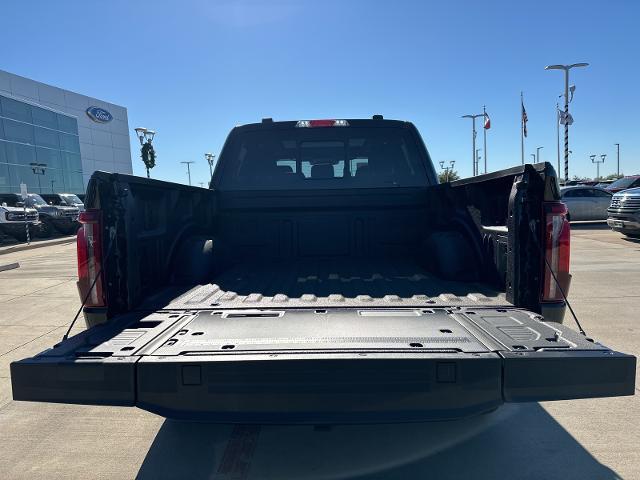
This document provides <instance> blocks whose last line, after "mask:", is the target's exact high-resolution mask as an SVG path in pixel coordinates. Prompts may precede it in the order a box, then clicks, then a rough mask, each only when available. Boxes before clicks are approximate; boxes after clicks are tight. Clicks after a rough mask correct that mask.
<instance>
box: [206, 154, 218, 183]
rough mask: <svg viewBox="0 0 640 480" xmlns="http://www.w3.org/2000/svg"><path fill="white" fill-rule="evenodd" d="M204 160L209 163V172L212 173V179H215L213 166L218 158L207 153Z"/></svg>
mask: <svg viewBox="0 0 640 480" xmlns="http://www.w3.org/2000/svg"><path fill="white" fill-rule="evenodd" d="M204 158H205V160H206V161H207V163H208V164H209V172H211V177H210V179H211V178H213V164H214V161H215V158H216V156H215V155H214V154H213V153H205V154H204Z"/></svg>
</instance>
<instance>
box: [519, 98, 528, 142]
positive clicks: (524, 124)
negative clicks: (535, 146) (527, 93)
mask: <svg viewBox="0 0 640 480" xmlns="http://www.w3.org/2000/svg"><path fill="white" fill-rule="evenodd" d="M520 104H521V105H522V133H523V134H524V136H525V137H526V136H527V122H528V121H529V119H528V118H527V111H526V110H525V108H524V101H522V100H520Z"/></svg>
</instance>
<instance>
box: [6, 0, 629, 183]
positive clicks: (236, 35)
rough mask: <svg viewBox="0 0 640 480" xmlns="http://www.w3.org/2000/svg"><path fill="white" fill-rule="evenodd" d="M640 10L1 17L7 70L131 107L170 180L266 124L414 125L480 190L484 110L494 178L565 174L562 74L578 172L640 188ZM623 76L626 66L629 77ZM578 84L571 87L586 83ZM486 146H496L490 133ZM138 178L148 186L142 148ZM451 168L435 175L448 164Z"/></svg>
mask: <svg viewBox="0 0 640 480" xmlns="http://www.w3.org/2000/svg"><path fill="white" fill-rule="evenodd" d="M638 21H640V2H636V1H632V0H629V1H626V2H625V1H616V0H613V1H612V0H609V1H606V2H604V1H598V2H594V1H588V0H587V1H562V2H558V1H529V2H516V1H513V0H512V1H502V2H492V1H446V0H441V1H439V2H433V1H405V0H394V1H373V0H371V1H365V0H357V1H356V0H354V1H348V0H323V1H303V0H299V1H293V0H291V1H290V0H274V1H266V0H261V1H260V0H236V1H232V0H219V1H213V0H212V1H204V0H201V1H191V0H183V1H181V2H175V1H173V2H165V1H154V2H130V1H116V0H111V1H109V2H97V1H87V0H84V1H64V2H63V1H57V2H52V1H39V2H38V1H29V0H20V1H18V0H8V1H6V2H3V7H2V22H1V24H2V28H0V45H1V47H0V69H4V70H7V71H10V72H12V73H16V74H19V75H23V76H26V77H29V78H33V79H35V80H39V81H42V82H45V83H50V84H53V85H56V86H60V87H63V88H67V89H69V90H73V91H77V92H80V93H84V94H87V95H90V96H94V97H97V98H101V99H105V100H107V101H110V102H113V103H117V104H120V105H124V106H126V107H127V108H128V112H129V126H130V127H131V128H132V129H133V128H134V127H136V126H139V125H142V126H146V127H148V128H153V129H155V130H156V131H157V136H156V139H155V140H154V143H155V145H156V150H157V153H158V164H157V167H156V168H155V169H154V170H153V171H152V176H154V177H156V178H161V179H166V180H172V181H178V182H185V183H186V180H187V176H186V171H184V165H180V163H179V162H180V161H183V160H195V161H196V162H197V163H196V164H194V165H193V166H192V179H193V183H194V184H197V183H198V182H206V181H207V180H208V167H207V164H206V162H205V160H204V156H203V154H204V152H207V151H212V152H214V153H218V152H219V150H220V148H221V147H222V144H223V142H224V139H225V137H226V135H227V133H228V131H229V129H230V128H231V127H233V126H234V125H236V124H241V123H248V122H253V121H257V120H259V119H261V118H262V117H273V118H274V119H276V120H290V119H301V118H305V119H307V118H348V117H352V118H353V117H369V116H370V115H372V114H374V113H381V114H384V115H385V117H387V118H396V119H404V120H410V121H412V122H414V123H415V124H416V125H417V127H418V128H419V130H420V131H421V133H422V135H423V137H424V139H425V143H426V144H427V147H428V149H429V151H430V153H431V155H432V157H433V159H434V161H436V162H438V161H440V160H444V161H449V160H456V168H457V169H458V170H459V172H460V174H461V175H462V176H468V175H470V174H471V168H472V167H471V150H472V148H471V125H470V121H468V120H462V119H460V116H461V115H463V114H469V113H479V112H481V111H482V105H483V104H486V105H487V111H488V113H489V114H490V116H491V121H492V128H491V130H490V131H489V132H488V147H487V150H488V161H489V170H490V171H491V170H497V169H500V168H506V167H508V166H511V165H514V164H518V163H520V134H519V132H520V123H519V119H520V91H521V90H523V91H524V95H525V105H526V108H527V112H528V117H529V124H528V130H529V137H528V138H527V140H526V148H525V153H526V157H527V158H530V156H529V154H530V153H532V152H535V147H537V146H544V149H543V150H542V151H541V159H542V160H548V161H551V162H553V163H554V165H555V163H556V129H555V102H556V97H557V95H559V94H561V93H562V92H563V90H564V84H563V78H562V74H561V73H560V72H547V71H545V70H544V66H545V65H547V64H551V63H574V62H589V63H590V64H591V66H590V67H588V68H585V69H578V70H573V71H572V79H571V83H575V84H576V86H577V89H576V95H575V100H574V102H573V103H572V104H571V113H572V115H573V117H574V119H575V123H574V125H573V127H572V128H571V137H570V143H571V145H570V148H571V150H573V155H572V159H571V164H570V174H571V175H572V176H573V175H574V174H578V175H585V176H594V175H595V166H594V165H592V164H591V163H590V160H589V155H590V154H602V153H606V154H608V157H607V160H606V163H605V164H604V166H602V167H601V173H603V174H608V173H613V172H615V168H616V167H615V147H614V145H613V144H614V143H620V144H621V170H622V171H623V172H624V173H625V174H631V173H640V140H639V134H640V120H639V115H638V112H639V111H640V94H639V92H638V85H640V62H639V63H637V64H636V65H630V64H628V63H629V62H632V61H633V60H634V59H635V60H636V61H637V59H638V50H639V49H640V34H638V33H637V32H638ZM625 62H627V63H625ZM573 72H575V73H573ZM478 139H479V140H480V142H479V143H480V145H479V148H481V147H482V145H481V143H482V133H481V130H479V135H478ZM131 148H132V157H133V165H134V173H136V174H140V175H142V174H143V171H144V169H143V164H142V162H141V161H140V159H139V154H138V152H139V145H138V143H137V140H136V139H135V137H134V136H133V135H132V144H131ZM436 166H437V163H436Z"/></svg>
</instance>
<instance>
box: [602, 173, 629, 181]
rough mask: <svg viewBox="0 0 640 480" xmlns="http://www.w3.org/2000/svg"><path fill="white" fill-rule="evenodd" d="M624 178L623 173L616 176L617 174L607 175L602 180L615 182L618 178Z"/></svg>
mask: <svg viewBox="0 0 640 480" xmlns="http://www.w3.org/2000/svg"><path fill="white" fill-rule="evenodd" d="M622 177H624V173H621V174H620V175H618V174H617V173H612V174H611V175H607V176H606V177H604V179H603V180H617V179H619V178H622Z"/></svg>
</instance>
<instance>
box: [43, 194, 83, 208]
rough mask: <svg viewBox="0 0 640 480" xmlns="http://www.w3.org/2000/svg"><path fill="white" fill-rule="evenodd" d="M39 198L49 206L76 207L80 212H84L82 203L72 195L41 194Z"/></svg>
mask: <svg viewBox="0 0 640 480" xmlns="http://www.w3.org/2000/svg"><path fill="white" fill-rule="evenodd" d="M40 196H41V197H42V198H43V199H44V201H45V202H47V203H48V204H49V205H55V206H58V207H60V206H62V207H76V208H77V209H78V210H80V211H81V212H84V203H82V200H80V198H79V197H78V196H77V195H75V194H73V193H41V194H40Z"/></svg>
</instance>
